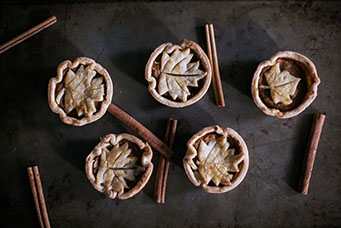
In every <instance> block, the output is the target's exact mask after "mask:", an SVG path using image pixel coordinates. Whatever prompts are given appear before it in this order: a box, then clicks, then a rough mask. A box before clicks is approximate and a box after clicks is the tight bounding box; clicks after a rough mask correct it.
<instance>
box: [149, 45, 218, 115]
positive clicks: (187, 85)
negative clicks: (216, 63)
mask: <svg viewBox="0 0 341 228" xmlns="http://www.w3.org/2000/svg"><path fill="white" fill-rule="evenodd" d="M211 72H212V69H211V65H210V63H209V60H208V58H207V56H206V54H205V52H204V51H203V50H202V49H201V47H200V46H199V45H198V44H197V43H195V42H193V41H190V40H183V41H182V42H181V44H180V45H175V44H172V43H165V44H161V45H160V46H159V47H158V48H156V49H155V51H154V52H153V53H152V54H151V56H150V58H149V60H148V63H147V65H146V70H145V78H146V80H147V81H148V83H149V86H148V90H149V92H150V93H151V94H152V96H153V97H154V98H155V99H156V100H157V101H159V102H160V103H162V104H164V105H167V106H170V107H175V108H181V107H185V106H188V105H191V104H193V103H195V102H197V101H199V100H200V99H201V98H202V97H203V96H204V95H205V93H206V92H207V90H208V88H209V86H210V83H211Z"/></svg>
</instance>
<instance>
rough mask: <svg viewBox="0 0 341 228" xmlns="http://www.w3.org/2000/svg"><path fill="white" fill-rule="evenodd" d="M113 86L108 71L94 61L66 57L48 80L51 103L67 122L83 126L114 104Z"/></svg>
mask: <svg viewBox="0 0 341 228" xmlns="http://www.w3.org/2000/svg"><path fill="white" fill-rule="evenodd" d="M112 87H113V86H112V81H111V77H110V75H109V73H108V72H107V71H106V70H105V69H104V68H103V67H102V66H101V65H99V64H98V63H96V62H95V61H94V60H92V59H89V58H86V57H80V58H77V59H76V60H75V61H74V62H73V63H72V62H71V61H69V60H66V61H64V62H62V63H61V64H60V65H59V66H58V68H57V76H56V77H54V78H51V80H50V82H49V87H48V98H49V105H50V108H51V110H52V111H53V112H55V113H57V114H59V116H60V118H61V120H62V121H63V122H64V123H67V124H71V125H75V126H82V125H85V124H88V123H91V122H93V121H95V120H97V119H99V118H100V117H102V116H103V115H104V113H105V112H106V110H107V108H108V106H109V104H110V103H111V99H112V94H113V89H112Z"/></svg>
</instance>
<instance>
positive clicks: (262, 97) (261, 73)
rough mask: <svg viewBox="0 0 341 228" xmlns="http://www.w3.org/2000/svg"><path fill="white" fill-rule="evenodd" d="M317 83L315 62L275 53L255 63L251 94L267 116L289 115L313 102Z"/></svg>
mask: <svg viewBox="0 0 341 228" xmlns="http://www.w3.org/2000/svg"><path fill="white" fill-rule="evenodd" d="M319 84H320V79H319V77H318V76H317V71H316V68H315V65H314V64H313V63H312V62H311V61H310V60H309V59H308V58H307V57H305V56H303V55H301V54H299V53H296V52H292V51H284V52H278V53H276V54H275V55H274V56H272V57H271V58H270V60H267V61H264V62H262V63H261V64H259V66H258V68H257V70H256V72H255V74H254V76H253V80H252V96H253V100H254V102H255V103H256V105H257V106H258V107H259V108H260V109H261V110H262V111H263V112H264V113H266V114H267V115H271V116H276V117H279V118H290V117H293V116H296V115H298V114H299V113H301V112H302V111H304V110H305V109H306V108H307V107H308V106H309V105H310V104H311V103H312V102H313V101H314V99H315V98H316V96H317V87H318V85H319Z"/></svg>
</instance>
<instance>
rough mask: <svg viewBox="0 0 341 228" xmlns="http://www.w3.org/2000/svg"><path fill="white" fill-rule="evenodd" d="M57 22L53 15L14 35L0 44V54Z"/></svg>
mask: <svg viewBox="0 0 341 228" xmlns="http://www.w3.org/2000/svg"><path fill="white" fill-rule="evenodd" d="M56 22H57V18H56V16H52V17H50V18H48V19H46V20H45V21H43V22H41V23H40V24H38V25H36V26H34V27H33V28H31V29H29V30H27V31H26V32H24V33H22V34H20V35H18V36H16V37H14V38H13V39H11V40H10V41H8V42H6V43H4V44H3V45H1V46H0V54H2V53H3V52H5V51H7V50H8V49H10V48H12V47H14V46H15V45H17V44H20V43H21V42H23V41H25V40H26V39H28V38H30V37H31V36H33V35H35V34H37V33H38V32H40V31H42V30H43V29H45V28H48V27H50V26H51V25H53V24H54V23H56Z"/></svg>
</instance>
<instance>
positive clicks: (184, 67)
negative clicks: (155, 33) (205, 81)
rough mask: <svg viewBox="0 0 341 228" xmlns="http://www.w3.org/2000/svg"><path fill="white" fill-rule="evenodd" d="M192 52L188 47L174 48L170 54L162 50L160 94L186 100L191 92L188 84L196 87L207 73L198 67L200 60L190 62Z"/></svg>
mask: <svg viewBox="0 0 341 228" xmlns="http://www.w3.org/2000/svg"><path fill="white" fill-rule="evenodd" d="M192 57H193V54H192V53H190V49H189V48H185V49H183V50H179V49H175V51H173V53H172V54H170V55H169V54H168V53H167V52H166V51H164V52H163V54H162V57H161V74H160V76H159V82H158V91H159V94H160V95H163V94H165V93H167V92H168V93H169V95H170V96H171V97H172V99H173V100H176V99H177V98H179V99H180V100H181V101H187V96H189V95H190V94H191V93H190V91H189V89H188V88H187V87H188V86H192V87H198V81H199V80H200V79H202V78H204V77H205V76H206V75H207V72H204V71H202V70H200V69H199V66H200V62H199V61H197V62H190V61H191V59H192Z"/></svg>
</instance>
